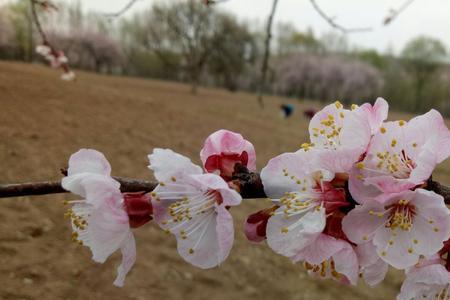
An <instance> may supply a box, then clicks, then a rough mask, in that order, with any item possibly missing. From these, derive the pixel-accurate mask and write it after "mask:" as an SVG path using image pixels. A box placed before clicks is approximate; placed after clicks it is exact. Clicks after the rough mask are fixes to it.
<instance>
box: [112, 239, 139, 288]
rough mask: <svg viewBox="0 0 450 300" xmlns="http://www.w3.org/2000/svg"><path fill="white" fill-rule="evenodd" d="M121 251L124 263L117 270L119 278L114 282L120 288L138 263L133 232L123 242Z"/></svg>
mask: <svg viewBox="0 0 450 300" xmlns="http://www.w3.org/2000/svg"><path fill="white" fill-rule="evenodd" d="M120 250H121V252H122V262H121V263H120V265H119V267H118V268H117V277H116V280H115V281H114V285H115V286H118V287H122V286H123V284H124V281H125V277H126V276H127V274H128V272H129V271H130V270H131V268H132V267H133V265H134V263H135V262H136V241H135V240H134V235H133V233H131V231H130V232H129V234H128V237H127V238H125V240H124V241H123V242H122V245H121V246H120Z"/></svg>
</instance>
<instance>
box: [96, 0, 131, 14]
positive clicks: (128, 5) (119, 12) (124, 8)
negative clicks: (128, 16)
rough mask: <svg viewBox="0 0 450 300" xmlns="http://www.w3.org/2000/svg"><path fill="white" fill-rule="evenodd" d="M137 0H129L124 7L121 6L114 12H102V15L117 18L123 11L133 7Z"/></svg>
mask: <svg viewBox="0 0 450 300" xmlns="http://www.w3.org/2000/svg"><path fill="white" fill-rule="evenodd" d="M137 1H138V0H130V1H129V2H128V3H127V4H126V5H125V6H124V7H122V9H121V10H119V11H117V12H115V13H106V14H104V16H106V17H108V18H117V17H120V16H121V15H123V14H124V13H126V12H127V11H128V10H129V9H130V8H132V7H133V5H134V4H135V3H136V2H137Z"/></svg>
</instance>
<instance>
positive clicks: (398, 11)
mask: <svg viewBox="0 0 450 300" xmlns="http://www.w3.org/2000/svg"><path fill="white" fill-rule="evenodd" d="M413 2H414V0H406V1H405V2H404V3H403V4H402V5H401V6H400V7H399V8H397V9H391V10H390V12H389V14H388V15H387V16H386V18H384V21H383V25H385V26H386V25H389V24H391V23H392V21H394V20H395V19H396V18H397V17H398V16H399V15H400V14H401V13H402V12H404V11H405V10H406V9H407V8H408V7H409V6H410V5H411V4H412V3H413Z"/></svg>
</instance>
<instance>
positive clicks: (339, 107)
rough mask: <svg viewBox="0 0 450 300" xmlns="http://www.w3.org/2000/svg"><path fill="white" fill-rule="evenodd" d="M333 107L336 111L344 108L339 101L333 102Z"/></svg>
mask: <svg viewBox="0 0 450 300" xmlns="http://www.w3.org/2000/svg"><path fill="white" fill-rule="evenodd" d="M334 105H335V106H336V108H337V109H341V108H343V107H344V106H343V105H342V103H341V102H340V101H336V102H334Z"/></svg>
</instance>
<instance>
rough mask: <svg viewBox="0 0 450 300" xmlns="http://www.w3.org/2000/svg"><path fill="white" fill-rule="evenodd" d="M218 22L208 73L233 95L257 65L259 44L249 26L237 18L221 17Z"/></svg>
mask: <svg viewBox="0 0 450 300" xmlns="http://www.w3.org/2000/svg"><path fill="white" fill-rule="evenodd" d="M215 22H216V25H215V26H216V29H215V32H214V35H213V36H212V38H211V45H212V47H211V50H210V53H209V57H208V60H207V69H208V72H209V74H211V75H212V76H213V77H215V78H216V80H217V81H219V84H220V85H221V86H224V87H225V88H227V89H229V90H232V91H233V90H236V89H237V87H238V80H240V79H241V78H240V76H241V75H242V74H243V73H244V71H245V70H246V67H247V65H248V63H254V61H255V56H256V54H255V53H256V51H257V50H256V45H255V40H254V38H253V36H252V34H251V33H250V32H249V30H248V28H247V26H246V25H244V24H239V23H238V22H237V20H236V18H235V17H233V16H230V15H226V14H217V17H216V20H215Z"/></svg>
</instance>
